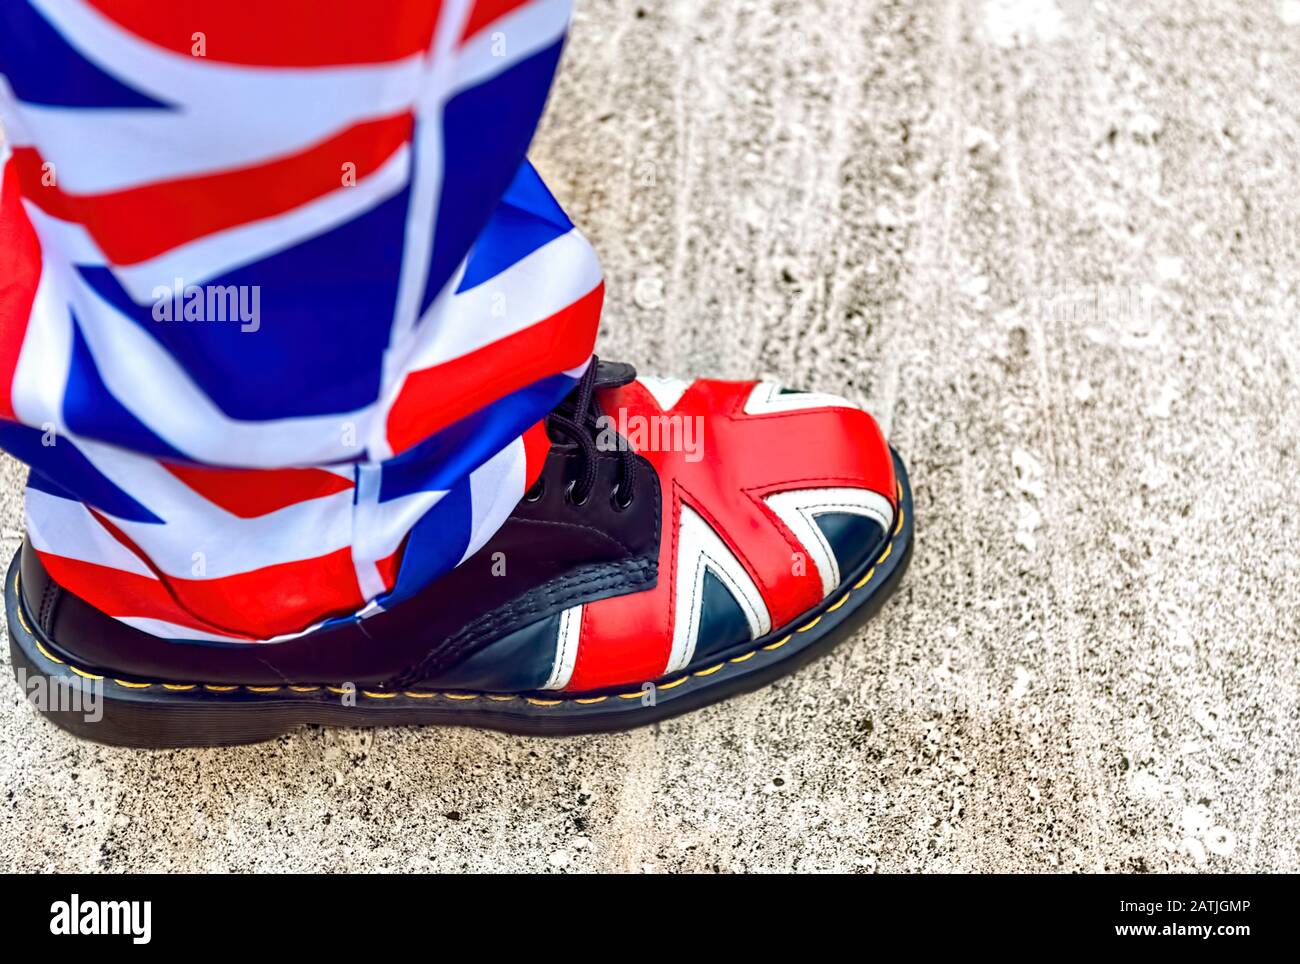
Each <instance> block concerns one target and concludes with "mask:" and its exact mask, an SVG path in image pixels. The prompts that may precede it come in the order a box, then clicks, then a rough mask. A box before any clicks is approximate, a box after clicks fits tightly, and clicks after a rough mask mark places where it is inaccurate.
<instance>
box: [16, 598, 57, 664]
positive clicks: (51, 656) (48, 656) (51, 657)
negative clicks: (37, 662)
mask: <svg viewBox="0 0 1300 964" xmlns="http://www.w3.org/2000/svg"><path fill="white" fill-rule="evenodd" d="M18 611H19V612H22V610H21V609H20V610H18ZM27 631H28V632H29V633H30V632H31V630H30V629H29V630H27ZM34 642H35V643H36V648H37V649H39V650H40V651H41V655H42V656H44V657H45V658H46V659H48V660H49V661H50V662H51V663H59V664H62V663H63V660H61V659H59V657H57V656H55V655H54V654H53V653H51V652H50V651H49V650H48V649H46V648H45V647H44V646H42V645H41V641H40V640H39V639H36V640H34Z"/></svg>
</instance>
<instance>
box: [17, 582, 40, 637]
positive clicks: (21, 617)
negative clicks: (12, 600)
mask: <svg viewBox="0 0 1300 964" xmlns="http://www.w3.org/2000/svg"><path fill="white" fill-rule="evenodd" d="M15 582H16V580H15ZM18 621H19V622H20V623H22V624H23V629H24V630H26V632H27V635H28V636H33V637H34V636H35V635H36V634H35V633H34V632H32V627H30V626H28V625H27V617H26V616H24V615H23V597H22V596H19V597H18ZM36 645H37V646H39V645H41V644H40V643H37V644H36Z"/></svg>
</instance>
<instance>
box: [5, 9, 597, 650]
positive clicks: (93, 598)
mask: <svg viewBox="0 0 1300 964" xmlns="http://www.w3.org/2000/svg"><path fill="white" fill-rule="evenodd" d="M569 15H570V0H385V2H383V3H378V4H357V3H356V2H355V0H279V2H276V3H264V2H255V0H208V2H204V0H168V2H166V3H138V2H131V0H3V3H0V124H2V125H3V130H4V135H5V144H4V147H3V156H2V157H0V163H2V169H0V446H2V447H3V448H4V449H6V450H7V451H8V452H10V453H11V454H13V455H14V456H16V457H17V458H19V459H21V460H22V461H24V462H27V463H28V464H30V466H31V474H30V478H29V481H28V488H27V493H26V509H27V530H28V537H29V540H30V544H31V546H32V547H33V548H34V550H35V551H36V552H37V553H39V555H40V558H41V560H42V561H43V562H44V564H45V566H46V567H47V568H48V569H49V571H50V573H51V574H52V575H53V576H54V578H55V579H57V580H58V582H59V583H61V584H62V585H63V586H65V587H66V588H67V589H69V590H70V591H71V592H73V593H75V594H76V595H78V596H81V597H82V598H83V599H85V600H87V601H88V602H90V603H91V604H92V605H94V606H95V607H97V608H99V609H100V610H102V611H104V612H106V613H108V614H109V615H112V616H114V617H115V618H117V619H119V620H121V621H122V622H125V623H128V624H130V625H131V626H134V627H136V628H138V629H141V630H144V631H146V632H148V633H151V634H154V635H156V636H160V637H164V638H169V639H177V640H206V641H218V642H226V643H240V642H255V641H267V640H279V639H284V638H288V637H292V636H295V635H299V634H301V633H304V632H307V631H310V630H312V629H315V628H317V627H319V626H321V625H323V624H325V623H328V622H330V621H333V620H340V619H353V618H358V616H360V615H365V614H367V613H369V612H373V611H375V610H376V609H378V608H387V607H391V606H393V605H395V604H397V603H399V602H401V601H402V600H404V599H406V598H408V597H410V596H411V595H413V594H414V593H415V592H416V591H418V590H419V589H421V588H422V587H423V586H425V585H426V584H428V583H429V582H430V581H431V580H433V579H435V578H436V577H438V576H439V575H440V574H442V573H445V572H446V571H448V570H449V569H451V568H452V567H454V566H456V565H457V564H458V563H459V562H460V561H462V560H463V559H465V558H467V557H468V556H469V555H471V554H473V553H474V552H475V551H476V550H477V549H478V548H479V547H480V546H482V545H483V543H484V542H486V540H487V539H488V538H489V537H490V536H491V535H492V533H493V532H494V531H495V530H496V529H497V528H498V527H499V526H500V524H501V523H502V521H503V520H504V519H505V518H506V516H507V515H508V514H509V512H510V511H511V509H512V508H513V507H514V506H515V504H516V503H517V502H518V501H519V499H520V497H521V496H522V495H523V493H524V492H525V490H526V489H527V488H528V486H529V485H530V483H531V482H532V480H533V479H534V478H535V477H536V475H537V473H538V472H539V471H540V466H541V463H542V461H543V460H544V458H545V455H546V452H547V448H548V444H549V443H548V442H547V439H546V434H545V430H544V429H543V428H542V426H541V424H540V420H541V419H542V418H543V416H544V415H545V414H546V413H547V412H549V411H550V410H551V409H552V408H553V407H554V406H555V405H556V404H557V403H558V402H559V401H560V400H561V399H562V398H563V397H564V396H565V395H566V394H567V392H568V391H569V389H570V388H571V387H572V386H573V384H574V383H575V381H576V379H578V378H579V377H581V375H582V373H583V371H584V370H585V368H586V366H587V365H588V364H589V363H590V358H591V351H592V346H593V343H594V340H595V333H596V327H597V322H598V319H599V315H600V306H601V299H602V296H603V283H602V280H601V273H600V267H599V264H598V263H597V260H596V258H595V256H594V254H593V252H592V250H591V247H590V246H589V245H588V243H587V242H586V240H585V239H584V238H583V237H582V236H581V235H580V234H579V233H578V232H577V231H576V230H575V229H574V228H573V225H572V224H571V223H570V222H569V220H568V218H566V217H565V215H564V212H563V211H562V210H561V209H560V207H559V205H558V204H557V203H556V202H555V200H554V199H553V198H552V196H551V195H550V194H549V193H548V191H547V189H546V188H545V186H544V185H543V184H542V181H541V179H540V178H539V177H538V175H537V173H536V172H535V171H534V170H533V168H532V167H531V166H529V164H528V162H527V161H526V160H525V158H524V155H525V151H526V148H527V145H528V143H529V140H530V139H531V137H532V134H533V130H534V128H535V126H536V123H537V120H538V117H539V116H540V114H541V111H542V107H543V105H544V102H545V99H546V93H547V90H548V88H549V86H550V83H551V79H552V76H553V74H554V71H555V68H556V64H557V61H558V58H559V55H560V49H561V46H562V44H563V41H564V37H565V31H566V29H567V25H568V20H569Z"/></svg>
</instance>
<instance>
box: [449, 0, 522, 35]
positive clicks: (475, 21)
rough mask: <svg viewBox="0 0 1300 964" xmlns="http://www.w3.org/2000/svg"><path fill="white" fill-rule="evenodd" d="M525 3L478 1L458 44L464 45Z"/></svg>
mask: <svg viewBox="0 0 1300 964" xmlns="http://www.w3.org/2000/svg"><path fill="white" fill-rule="evenodd" d="M526 3H528V0H478V2H477V3H475V4H474V9H473V10H471V11H470V13H469V18H468V19H467V20H466V21H465V29H464V30H463V31H461V35H460V42H461V43H464V42H465V41H466V40H468V39H469V38H470V37H472V36H474V35H475V34H476V33H478V32H479V31H480V30H482V29H483V28H484V27H486V26H488V25H489V24H491V23H494V22H495V21H497V20H500V19H501V18H502V17H504V16H505V15H506V14H508V13H511V12H512V11H514V10H517V9H519V8H520V7H522V6H523V5H524V4H526Z"/></svg>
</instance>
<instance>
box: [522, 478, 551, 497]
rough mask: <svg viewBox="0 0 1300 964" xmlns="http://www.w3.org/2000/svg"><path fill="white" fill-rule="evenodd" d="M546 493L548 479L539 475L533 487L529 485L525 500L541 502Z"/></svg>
mask: <svg viewBox="0 0 1300 964" xmlns="http://www.w3.org/2000/svg"><path fill="white" fill-rule="evenodd" d="M545 494H546V479H544V478H540V477H539V478H538V479H537V481H536V482H534V483H533V484H532V486H531V487H529V489H528V491H527V492H525V493H524V501H525V502H540V501H541V498H542V496H544V495H545Z"/></svg>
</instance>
